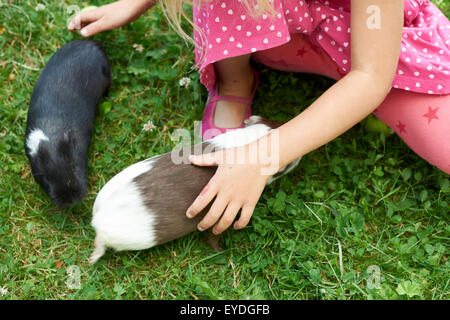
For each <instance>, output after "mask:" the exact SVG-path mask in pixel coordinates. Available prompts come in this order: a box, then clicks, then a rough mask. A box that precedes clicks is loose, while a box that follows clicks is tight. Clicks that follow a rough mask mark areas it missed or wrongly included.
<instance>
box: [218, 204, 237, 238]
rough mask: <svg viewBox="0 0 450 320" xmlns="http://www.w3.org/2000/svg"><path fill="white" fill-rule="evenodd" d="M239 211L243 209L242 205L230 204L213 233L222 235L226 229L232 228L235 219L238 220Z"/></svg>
mask: <svg viewBox="0 0 450 320" xmlns="http://www.w3.org/2000/svg"><path fill="white" fill-rule="evenodd" d="M239 209H241V205H240V203H239V202H231V203H229V204H228V206H227V209H226V210H225V213H224V214H223V216H222V218H221V219H220V221H219V223H217V225H215V226H214V228H213V233H214V234H220V233H222V232H224V231H225V230H226V229H228V227H229V226H231V224H232V223H233V221H234V219H235V218H236V216H237V214H238V212H239Z"/></svg>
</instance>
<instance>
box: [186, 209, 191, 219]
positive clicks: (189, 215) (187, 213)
mask: <svg viewBox="0 0 450 320" xmlns="http://www.w3.org/2000/svg"><path fill="white" fill-rule="evenodd" d="M186 217H188V218H192V212H191V211H189V210H188V211H187V212H186Z"/></svg>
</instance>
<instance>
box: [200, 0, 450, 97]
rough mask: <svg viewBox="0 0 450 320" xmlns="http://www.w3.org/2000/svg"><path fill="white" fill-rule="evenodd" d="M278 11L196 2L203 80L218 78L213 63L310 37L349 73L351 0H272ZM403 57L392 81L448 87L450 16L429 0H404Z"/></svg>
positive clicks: (417, 88) (445, 90)
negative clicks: (293, 38) (257, 12)
mask: <svg viewBox="0 0 450 320" xmlns="http://www.w3.org/2000/svg"><path fill="white" fill-rule="evenodd" d="M271 1H272V2H273V3H274V8H275V11H276V13H275V15H270V14H263V15H261V16H259V17H252V16H251V15H250V14H249V13H248V11H247V9H246V8H245V7H244V6H243V5H242V4H241V3H240V2H241V1H240V0H226V1H225V0H218V1H206V2H198V1H197V2H196V3H195V5H194V10H193V13H194V17H193V18H194V23H195V24H196V25H197V26H198V27H199V28H200V30H201V31H202V33H203V35H204V38H203V41H202V38H201V37H200V34H199V33H198V32H194V38H195V41H196V48H195V54H196V61H197V63H198V65H199V69H200V74H201V76H200V80H201V82H202V83H203V84H204V85H205V86H206V88H207V89H209V90H210V89H211V88H212V87H213V86H214V83H215V73H214V67H213V63H214V62H216V61H219V60H222V59H225V58H231V57H235V56H240V55H244V54H248V53H253V52H257V51H262V50H266V49H270V48H274V47H277V46H280V45H283V44H285V43H287V42H289V41H290V40H291V36H292V34H295V33H299V34H303V35H305V36H307V37H309V40H310V42H311V43H312V44H314V45H315V46H318V47H320V48H322V49H323V50H324V51H325V52H326V53H327V54H328V55H329V56H330V57H331V58H332V59H333V61H334V62H335V63H336V64H337V66H338V67H339V68H340V71H341V72H342V73H343V74H345V73H347V72H349V71H350V66H351V61H350V47H351V45H350V32H351V30H350V0H328V1H325V0H317V1H307V0H290V1H289V0H271ZM404 15H405V21H404V27H403V35H402V43H401V52H400V59H399V63H398V69H397V72H396V76H395V78H394V81H393V83H392V87H394V88H400V89H403V90H410V91H413V92H420V93H428V94H449V93H450V21H449V20H448V19H447V18H446V17H445V16H444V14H442V13H441V12H440V10H439V9H438V8H437V7H436V6H435V5H434V4H432V3H431V2H430V1H428V0H405V9H404Z"/></svg>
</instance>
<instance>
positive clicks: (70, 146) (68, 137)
mask: <svg viewBox="0 0 450 320" xmlns="http://www.w3.org/2000/svg"><path fill="white" fill-rule="evenodd" d="M74 147H75V138H74V136H73V134H72V131H71V130H68V131H66V132H64V135H63V138H62V139H61V140H60V141H59V143H58V152H59V153H60V154H62V155H63V157H64V158H66V159H70V158H72V155H73V150H74Z"/></svg>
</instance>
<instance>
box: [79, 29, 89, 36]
mask: <svg viewBox="0 0 450 320" xmlns="http://www.w3.org/2000/svg"><path fill="white" fill-rule="evenodd" d="M80 33H81V35H82V36H85V37H86V36H87V35H88V31H87V30H86V29H82V30H81V31H80Z"/></svg>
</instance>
